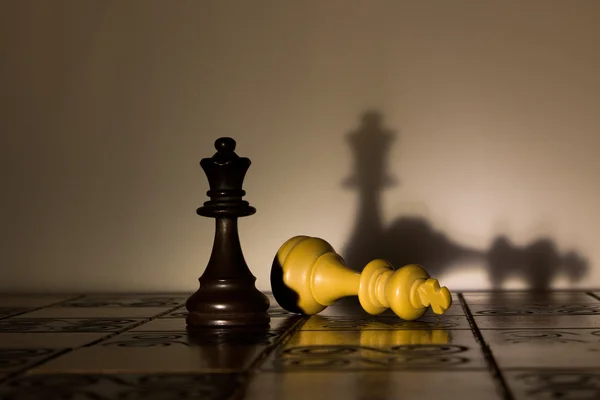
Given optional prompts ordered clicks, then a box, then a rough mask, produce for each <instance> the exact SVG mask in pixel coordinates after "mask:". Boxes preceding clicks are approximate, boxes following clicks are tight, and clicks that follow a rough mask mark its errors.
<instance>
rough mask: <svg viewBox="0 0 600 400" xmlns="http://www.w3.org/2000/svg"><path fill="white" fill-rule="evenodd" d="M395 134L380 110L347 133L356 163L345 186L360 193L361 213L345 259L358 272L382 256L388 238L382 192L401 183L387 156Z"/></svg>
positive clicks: (365, 117) (368, 115)
mask: <svg viewBox="0 0 600 400" xmlns="http://www.w3.org/2000/svg"><path fill="white" fill-rule="evenodd" d="M395 137H396V133H395V132H393V131H391V130H388V129H385V128H384V124H383V116H382V115H381V114H380V113H378V112H376V111H368V112H365V113H364V114H363V116H362V119H361V126H360V128H359V129H358V130H356V131H354V132H351V133H350V134H349V135H348V136H347V139H348V142H349V144H350V147H351V150H352V154H353V155H354V159H355V166H354V172H353V174H352V176H351V177H350V178H349V179H347V180H346V181H345V182H344V187H346V188H351V189H354V190H356V192H357V193H358V213H357V216H356V219H355V222H354V229H353V234H352V235H351V237H350V238H349V240H348V244H347V245H346V248H345V251H344V260H346V262H347V264H348V266H349V267H350V268H352V269H354V270H355V271H360V268H361V267H362V266H364V265H366V264H367V263H368V262H369V261H371V260H372V259H374V258H377V257H381V253H382V250H383V249H382V248H381V246H382V243H383V241H384V239H385V227H384V223H383V217H382V210H381V203H382V202H381V195H382V193H383V191H384V190H385V189H388V188H391V187H394V186H396V185H397V181H396V179H395V178H393V177H392V176H391V175H389V174H388V173H387V157H388V153H389V150H390V148H391V145H392V143H393V142H394V140H395Z"/></svg>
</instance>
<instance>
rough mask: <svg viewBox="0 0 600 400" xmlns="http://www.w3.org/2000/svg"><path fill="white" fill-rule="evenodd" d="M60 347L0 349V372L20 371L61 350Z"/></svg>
mask: <svg viewBox="0 0 600 400" xmlns="http://www.w3.org/2000/svg"><path fill="white" fill-rule="evenodd" d="M62 351H63V350H62V349H41V348H38V349H19V348H12V349H0V374H8V373H13V372H17V371H21V370H23V369H26V368H28V367H30V366H31V365H33V364H37V363H38V362H40V361H43V360H44V359H47V358H50V357H53V356H54V355H55V354H58V353H60V352H62Z"/></svg>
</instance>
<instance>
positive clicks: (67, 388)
mask: <svg viewBox="0 0 600 400" xmlns="http://www.w3.org/2000/svg"><path fill="white" fill-rule="evenodd" d="M239 385H240V379H239V378H238V377H237V376H236V375H233V374H200V373H194V374H185V375H182V374H153V375H134V374H126V375H109V374H102V375H92V374H88V375H82V374H68V375H66V374H65V375H60V374H47V375H29V376H23V377H20V378H18V379H16V380H14V381H11V382H9V383H6V384H4V385H2V386H0V399H73V400H84V399H127V400H136V399H138V400H142V399H161V400H181V399H203V400H224V399H227V398H229V397H230V396H231V395H232V394H233V393H234V392H235V391H236V390H238V387H239Z"/></svg>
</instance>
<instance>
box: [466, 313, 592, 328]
mask: <svg viewBox="0 0 600 400" xmlns="http://www.w3.org/2000/svg"><path fill="white" fill-rule="evenodd" d="M473 317H474V319H475V323H476V324H477V327H479V329H482V330H483V329H547V328H550V329H586V328H588V329H593V328H598V329H600V315H597V314H593V315H560V316H557V315H535V314H528V315H495V316H488V315H474V316H473Z"/></svg>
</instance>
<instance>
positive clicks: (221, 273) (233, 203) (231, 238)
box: [186, 137, 270, 328]
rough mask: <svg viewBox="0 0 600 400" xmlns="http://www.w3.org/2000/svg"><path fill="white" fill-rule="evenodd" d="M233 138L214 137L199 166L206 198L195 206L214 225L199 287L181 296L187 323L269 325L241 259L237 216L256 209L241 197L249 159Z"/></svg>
mask: <svg viewBox="0 0 600 400" xmlns="http://www.w3.org/2000/svg"><path fill="white" fill-rule="evenodd" d="M235 145H236V143H235V140H233V139H232V138H227V137H225V138H220V139H217V140H216V141H215V148H216V149H217V153H215V154H214V155H213V157H212V158H204V159H202V161H200V166H201V167H202V169H203V170H204V172H205V173H206V176H207V177H208V182H209V185H210V190H209V191H208V192H207V195H208V196H209V197H210V200H209V201H207V202H205V203H204V205H203V206H202V207H200V208H198V210H197V213H198V215H201V216H203V217H210V218H215V220H216V230H215V239H214V244H213V249H212V253H211V256H210V260H209V262H208V265H207V267H206V270H205V271H204V274H202V276H201V277H200V278H199V282H200V288H199V289H198V291H197V292H196V293H194V294H193V295H191V296H190V298H189V299H188V300H187V302H186V308H187V310H188V311H189V313H188V317H187V325H188V328H194V327H219V328H230V327H245V326H261V325H268V324H269V322H270V318H269V315H268V313H267V309H268V308H269V299H268V298H267V297H266V296H265V295H264V294H263V293H261V292H260V291H259V290H258V289H256V287H255V281H256V278H255V277H254V275H252V272H251V271H250V269H249V268H248V265H247V264H246V260H245V259H244V255H243V253H242V247H241V244H240V238H239V233H238V218H239V217H245V216H249V215H253V214H254V213H255V212H256V209H255V208H254V207H252V206H250V204H249V203H248V202H247V201H244V200H242V197H243V196H244V195H245V194H246V192H245V191H244V190H242V184H243V181H244V177H245V175H246V172H247V171H248V168H249V167H250V164H251V162H250V160H249V159H248V158H245V157H239V156H238V155H237V154H236V153H235Z"/></svg>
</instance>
